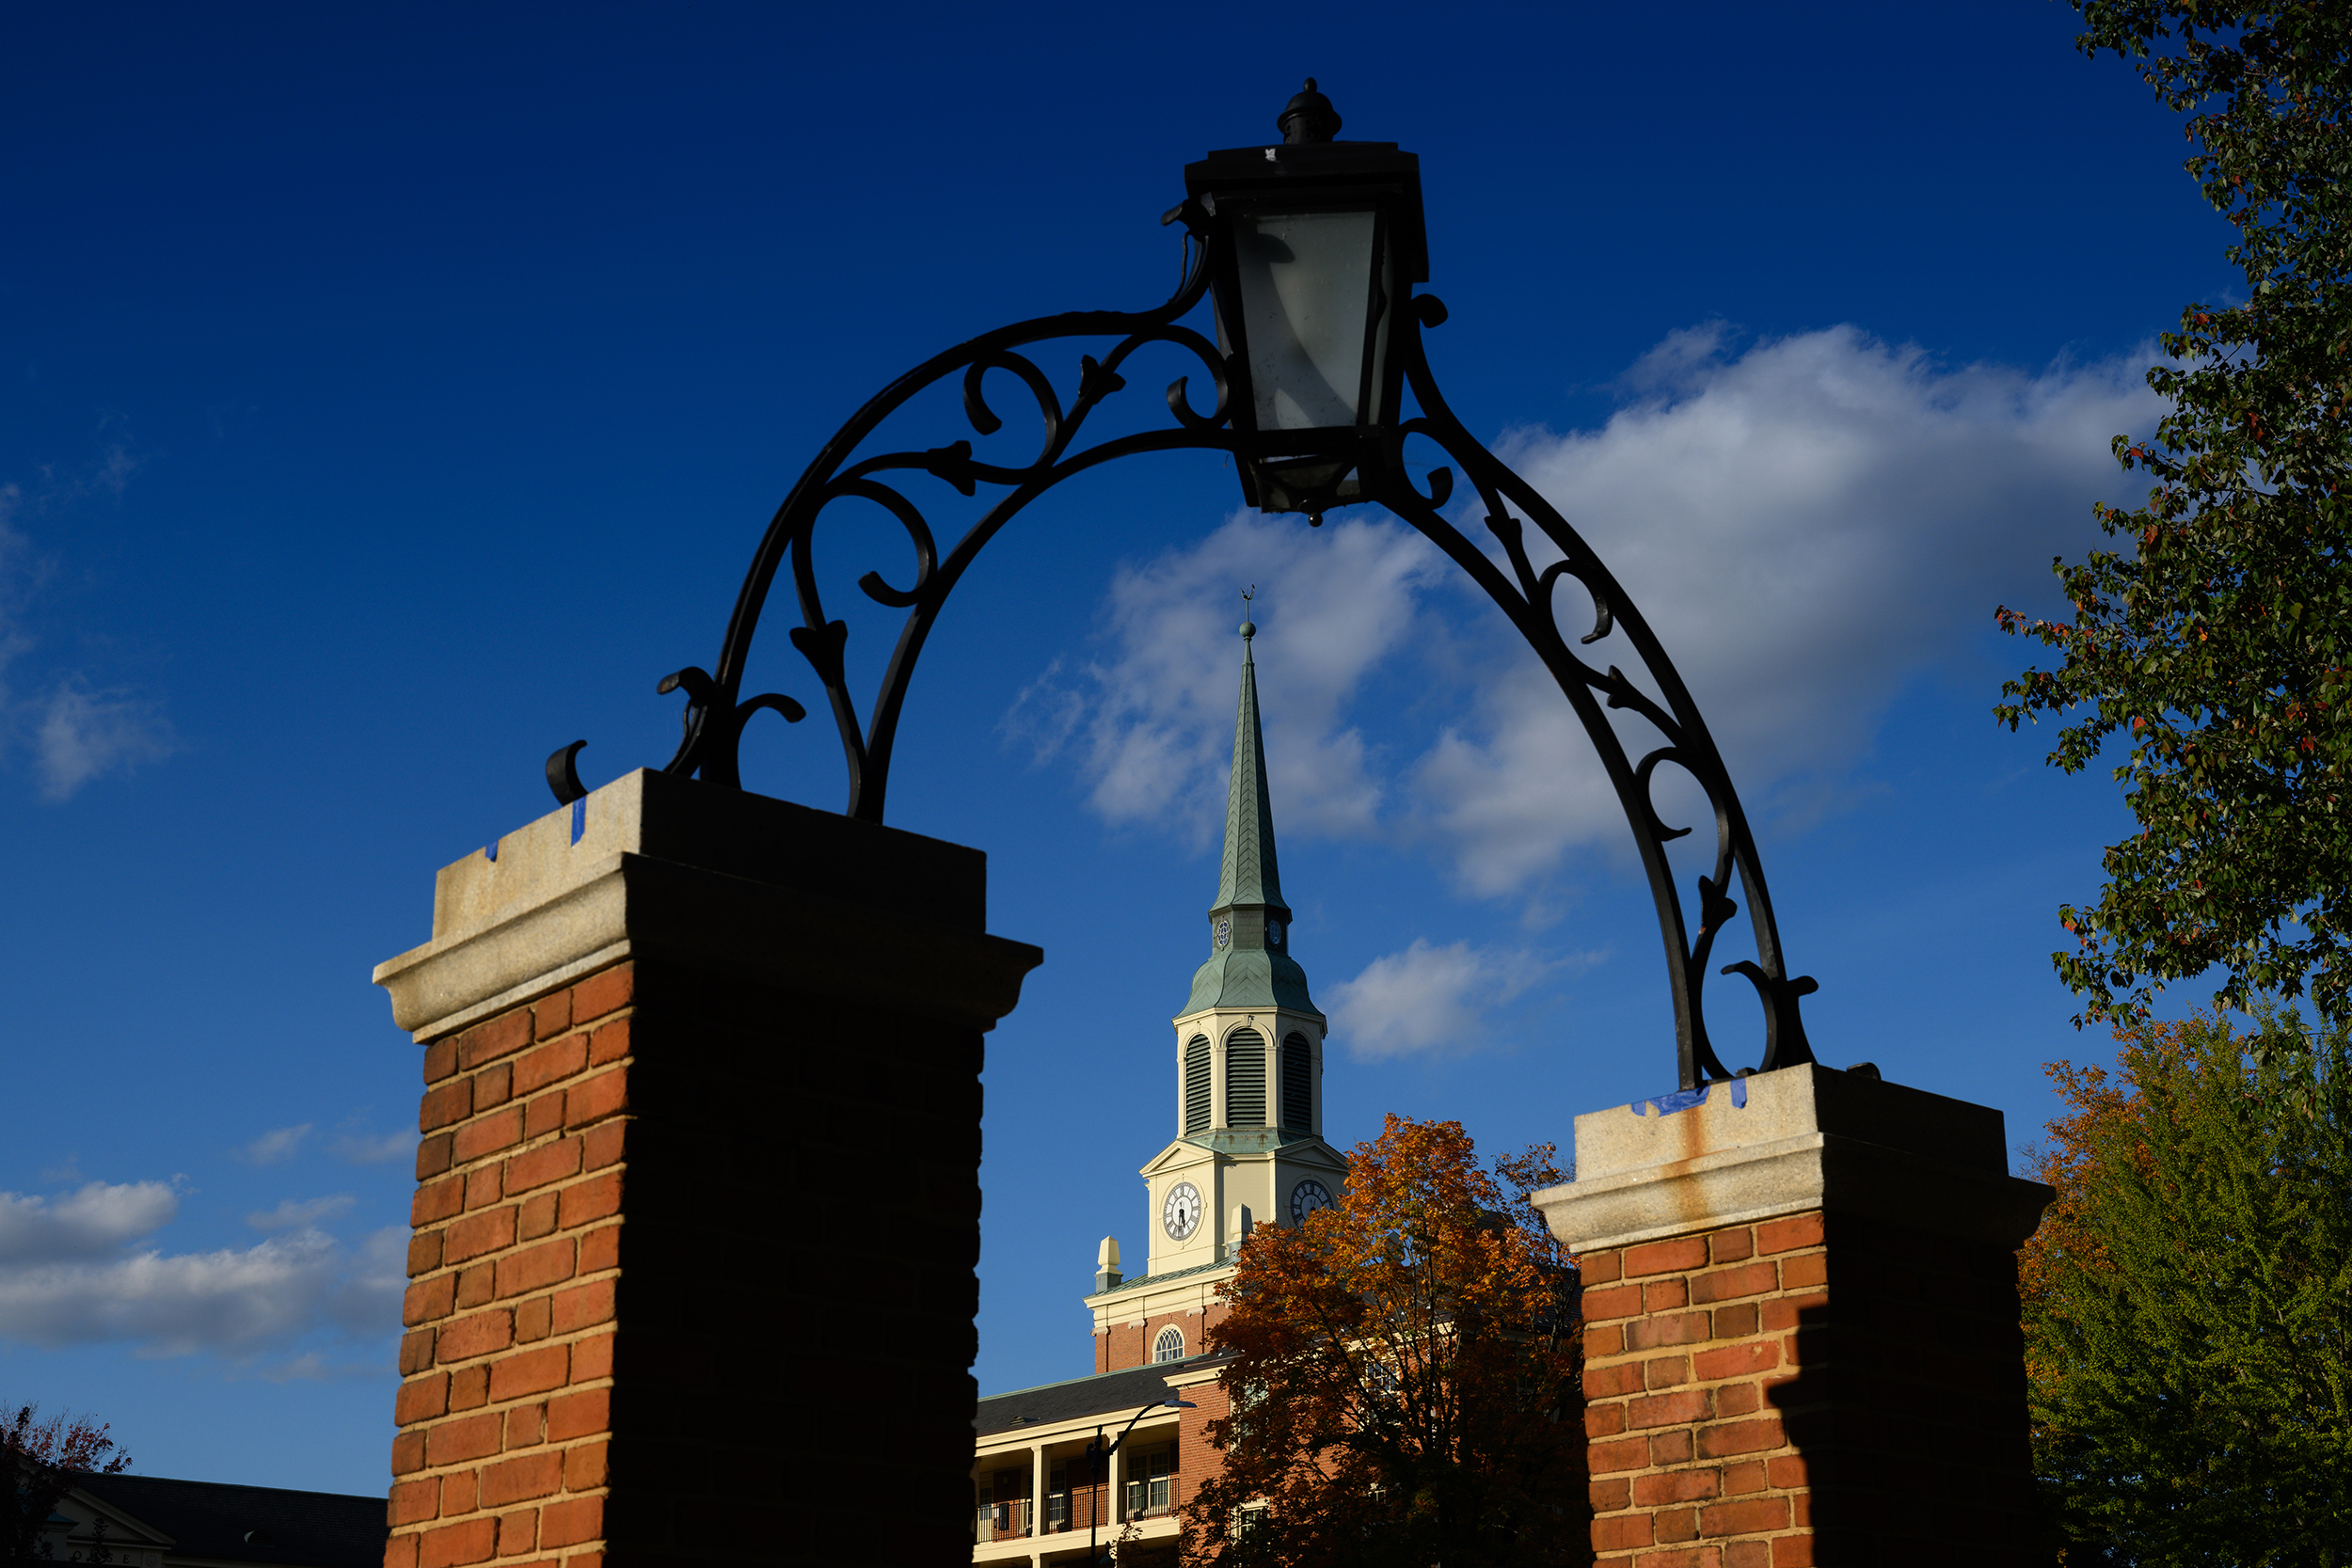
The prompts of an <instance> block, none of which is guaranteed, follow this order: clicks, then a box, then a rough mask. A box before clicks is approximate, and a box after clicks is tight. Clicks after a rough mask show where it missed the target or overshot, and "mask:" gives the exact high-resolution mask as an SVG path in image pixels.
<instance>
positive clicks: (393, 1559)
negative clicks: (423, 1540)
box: [384, 1535, 419, 1568]
mask: <svg viewBox="0 0 2352 1568" xmlns="http://www.w3.org/2000/svg"><path fill="white" fill-rule="evenodd" d="M418 1539H419V1538H418V1537H416V1536H413V1535H395V1536H393V1537H392V1538H391V1539H390V1540H389V1541H387V1542H385V1543H384V1568H417V1541H418Z"/></svg>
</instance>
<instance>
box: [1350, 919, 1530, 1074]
mask: <svg viewBox="0 0 2352 1568" xmlns="http://www.w3.org/2000/svg"><path fill="white" fill-rule="evenodd" d="M1558 967H1559V963H1558V962H1557V961H1553V962H1546V961H1545V960H1543V959H1541V958H1536V957H1535V956H1534V954H1532V953H1528V952H1524V951H1518V950H1512V951H1504V950H1499V949H1495V948H1482V947H1473V946H1472V945H1470V943H1469V942H1454V943H1453V944H1451V945H1449V946H1445V947H1432V946H1430V945H1429V943H1428V942H1425V941H1423V940H1422V939H1421V938H1419V937H1416V938H1414V939H1413V944H1412V945H1411V946H1410V947H1407V948H1406V949H1405V951H1404V952H1402V953H1391V954H1389V955H1388V956H1387V957H1385V958H1375V959H1374V960H1373V961H1372V962H1371V963H1369V964H1366V965H1365V966H1364V970H1363V973H1362V974H1359V975H1357V976H1356V977H1355V978H1354V979H1352V980H1343V981H1341V982H1340V983H1339V984H1338V985H1336V986H1334V987H1332V988H1331V993H1330V995H1331V1026H1332V1033H1333V1034H1335V1035H1336V1036H1338V1037H1339V1038H1340V1039H1341V1040H1342V1041H1343V1042H1344V1043H1345V1044H1346V1046H1347V1051H1348V1054H1349V1055H1351V1056H1354V1057H1356V1058H1357V1059H1358V1060H1359V1061H1369V1060H1375V1059H1378V1058H1382V1057H1391V1056H1409V1055H1417V1054H1424V1053H1425V1054H1430V1055H1459V1054H1462V1053H1467V1052H1471V1051H1475V1050H1477V1049H1478V1048H1479V1047H1480V1046H1481V1045H1483V1044H1485V1043H1486V1040H1487V1038H1488V1023H1487V1015H1488V1014H1489V1013H1490V1012H1491V1011H1492V1010H1493V1009H1494V1008H1496V1007H1499V1006H1502V1005H1504V1004H1505V1003H1508V1002H1510V1001H1512V1000H1513V999H1515V998H1516V997H1518V995H1519V994H1520V993H1522V992H1523V991H1525V990H1527V988H1528V987H1530V986H1532V985H1534V983H1535V982H1536V981H1537V980H1539V979H1541V978H1543V976H1544V975H1545V974H1548V973H1549V972H1550V971H1551V970H1553V969H1556V968H1558Z"/></svg>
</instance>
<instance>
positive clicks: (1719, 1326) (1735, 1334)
mask: <svg viewBox="0 0 2352 1568" xmlns="http://www.w3.org/2000/svg"><path fill="white" fill-rule="evenodd" d="M1756 1321H1757V1318H1756V1303H1754V1302H1752V1301H1743V1302H1741V1303H1740V1304H1739V1305H1738V1306H1736V1307H1717V1308H1715V1338H1718V1339H1740V1338H1746V1337H1747V1336H1749V1335H1751V1334H1754V1333H1755V1332H1756Z"/></svg>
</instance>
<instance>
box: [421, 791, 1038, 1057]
mask: <svg viewBox="0 0 2352 1568" xmlns="http://www.w3.org/2000/svg"><path fill="white" fill-rule="evenodd" d="M987 902H988V857H987V856H986V855H984V854H982V853H981V852H980V851H979V850H977V849H972V848H967V847H964V846H962V845H958V844H949V843H946V841H944V840H941V839H935V838H925V837H923V836H922V835H921V834H919V833H910V832H903V831H901V830H899V829H897V828H886V827H883V826H882V825H881V824H879V823H874V822H860V821H857V820H854V819H853V818H850V817H847V816H837V815H835V814H834V813H832V812H823V811H816V810H812V809H810V808H809V807H806V806H799V805H794V804H793V803H792V802H790V801H788V800H774V799H771V798H770V797H768V796H764V795H753V794H748V793H746V792H744V791H742V790H735V789H723V788H720V787H718V786H716V785H713V784H704V783H702V782H700V781H697V780H694V779H687V778H680V777H676V776H675V775H672V774H668V773H657V772H653V771H650V770H648V769H644V768H640V769H639V770H637V771H636V772H633V773H628V774H626V775H624V776H623V777H621V778H618V779H615V780H614V781H613V782H612V783H611V784H606V785H605V786H604V787H603V788H602V789H599V790H596V791H595V792H594V793H592V794H590V795H589V796H588V797H587V798H586V799H585V800H576V801H574V802H572V803H571V804H570V805H568V806H559V807H558V808H556V809H555V810H554V811H552V812H550V813H548V815H547V816H542V817H540V818H539V819H538V820H537V821H535V822H532V823H529V824H527V825H525V826H524V827H522V828H519V829H517V830H516V831H515V832H511V833H508V834H507V835H505V836H504V837H503V838H501V839H500V840H499V841H498V842H497V843H496V844H494V845H490V846H488V847H485V848H483V849H477V850H476V851H474V852H473V853H472V854H470V855H468V856H467V857H466V858H465V859H463V860H461V861H458V862H456V863H453V864H450V865H446V866H443V867H442V868H441V871H440V874H439V876H438V877H437V879H435V883H434V894H433V940H432V941H430V942H426V943H425V944H424V945H423V946H421V947H418V948H413V949H411V950H410V951H408V952H406V953H404V954H402V955H401V956H400V957H398V958H392V959H389V960H387V961H386V962H384V963H381V964H378V965H377V966H376V969H375V983H376V984H377V985H379V986H382V987H383V988H384V989H385V990H387V991H388V992H389V993H390V996H391V1003H392V1018H393V1020H394V1022H397V1023H398V1024H399V1025H400V1026H401V1027H402V1028H404V1029H406V1030H408V1031H410V1032H411V1033H412V1034H414V1035H415V1037H417V1038H418V1039H419V1040H425V1039H430V1038H433V1037H437V1036H441V1035H445V1034H448V1033H450V1032H452V1031H453V1030H456V1029H462V1028H465V1027H466V1026H467V1025H469V1024H471V1023H474V1022H479V1021H480V1020H482V1019H485V1018H487V1017H489V1016H491V1015H492V1014H494V1013H498V1012H501V1011H503V1010H504V1009H506V1008H508V1007H512V1006H516V1005H517V1004H519V1003H522V1002H527V1001H529V1000H531V999H532V997H534V996H538V995H541V994H543V993H545V992H548V991H550V990H556V989H558V988H560V987H563V986H564V985H568V984H569V983H571V982H572V981H573V980H575V979H577V978H579V977H580V976H582V975H585V974H592V973H594V972H595V971H596V970H599V969H603V968H606V967H608V966H610V965H612V964H614V963H618V962H620V961H622V960H623V959H626V958H644V957H655V958H663V959H668V960H672V961H675V962H678V963H683V964H686V965H688V966H690V967H696V968H703V969H708V970H712V971H716V972H720V973H723V974H732V975H735V976H738V977H740V978H746V979H752V980H755V981H764V982H770V983H773V984H777V985H788V986H792V987H796V988H798V989H800V990H814V991H817V992H818V993H821V994H828V995H836V996H842V997H846V998H850V999H855V1000H869V999H872V1000H884V1001H886V1002H887V1003H888V1004H889V1005H890V1006H893V1007H896V1008H898V1009H899V1010H902V1011H906V1012H913V1013H916V1014H921V1015H925V1016H929V1017H934V1018H939V1019H943V1020H946V1021H948V1022H960V1023H966V1024H971V1025H974V1026H977V1027H978V1028H980V1029H989V1028H993V1026H994V1025H995V1022H996V1021H997V1020H998V1019H999V1018H1001V1017H1003V1016H1004V1015H1005V1014H1006V1013H1008V1012H1010V1011H1011V1010H1012V1006H1013V1004H1014V1003H1015V1002H1016V1001H1018V1000H1019V999H1020V994H1021V978H1022V976H1023V975H1024V974H1027V973H1028V971H1030V970H1031V969H1034V968H1036V967H1037V965H1038V964H1039V963H1040V962H1041V961H1042V960H1043V958H1044V954H1043V953H1042V952H1041V950H1040V949H1038V948H1036V947H1033V946H1031V945H1029V944H1028V943H1026V942H1009V941H1007V940H1005V939H1004V938H1002V937H993V936H990V935H989V934H988V933H987V929H986V922H987Z"/></svg>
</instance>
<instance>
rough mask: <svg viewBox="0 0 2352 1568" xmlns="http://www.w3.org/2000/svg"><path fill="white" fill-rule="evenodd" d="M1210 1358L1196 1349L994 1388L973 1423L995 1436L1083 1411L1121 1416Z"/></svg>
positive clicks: (1164, 1393) (1163, 1395) (1161, 1396)
mask: <svg viewBox="0 0 2352 1568" xmlns="http://www.w3.org/2000/svg"><path fill="white" fill-rule="evenodd" d="M1209 1359H1210V1358H1209V1357H1208V1356H1205V1355H1192V1356H1186V1357H1185V1358H1184V1359H1183V1360H1181V1361H1155V1362H1153V1363H1152V1364H1151V1365H1150V1366H1145V1367H1128V1368H1124V1369H1122V1370H1119V1371H1116V1372H1097V1373H1095V1374H1094V1375H1093V1376H1092V1377H1076V1378H1072V1379H1071V1380H1070V1381H1069V1382H1067V1383H1048V1384H1044V1385H1042V1386H1039V1387H1036V1388H1016V1389H1014V1390H1013V1391H1012V1392H1011V1393H1009V1394H992V1395H990V1396H989V1397H988V1398H987V1399H984V1400H982V1401H981V1402H980V1407H979V1413H978V1414H977V1415H976V1416H974V1417H973V1418H972V1427H973V1430H974V1431H975V1432H976V1433H978V1434H979V1435H980V1436H982V1437H993V1436H994V1435H995V1434H996V1433H1000V1432H1010V1431H1011V1430H1013V1429H1014V1428H1015V1427H1023V1426H1043V1425H1047V1424H1050V1423H1052V1422H1055V1421H1074V1420H1076V1419H1078V1418H1080V1417H1084V1416H1116V1417H1118V1418H1120V1420H1122V1421H1123V1420H1125V1419H1126V1418H1128V1417H1130V1416H1132V1415H1134V1414H1135V1413H1136V1411H1138V1410H1140V1409H1142V1408H1143V1407H1144V1406H1145V1405H1147V1404H1157V1403H1159V1402H1161V1401H1162V1400H1165V1399H1167V1398H1168V1376H1169V1374H1171V1373H1174V1372H1184V1371H1193V1370H1198V1369H1199V1368H1200V1366H1201V1365H1202V1364H1203V1363H1205V1362H1206V1361H1208V1360H1209Z"/></svg>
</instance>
